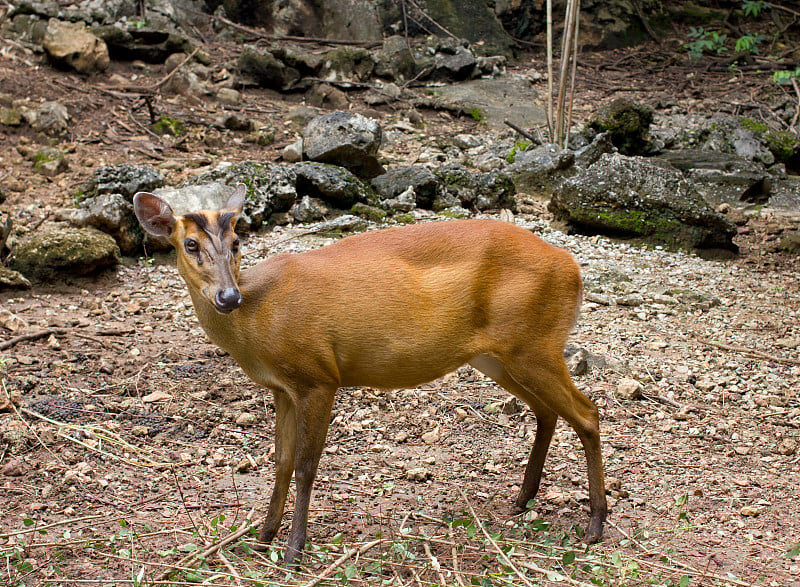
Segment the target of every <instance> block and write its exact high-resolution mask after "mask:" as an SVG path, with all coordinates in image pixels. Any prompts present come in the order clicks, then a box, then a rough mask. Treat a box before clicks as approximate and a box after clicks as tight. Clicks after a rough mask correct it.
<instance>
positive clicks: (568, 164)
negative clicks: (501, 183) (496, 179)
mask: <svg viewBox="0 0 800 587" xmlns="http://www.w3.org/2000/svg"><path fill="white" fill-rule="evenodd" d="M574 162H575V155H574V154H573V153H572V152H571V151H569V150H567V149H562V148H561V147H558V146H557V145H552V144H546V145H540V146H538V147H536V148H534V149H530V150H526V151H517V153H516V156H515V157H514V162H513V163H512V164H511V165H509V166H508V167H506V168H505V172H506V173H507V174H508V175H509V176H510V177H511V180H512V181H513V182H514V187H515V189H516V191H518V192H522V193H524V194H526V195H528V196H531V197H533V198H535V199H537V200H540V201H549V200H550V196H551V195H552V193H553V189H554V188H555V186H556V185H558V184H559V182H561V180H562V179H564V178H565V177H571V176H573V175H575V173H576V172H577V171H576V170H575V169H574V168H573V163H574Z"/></svg>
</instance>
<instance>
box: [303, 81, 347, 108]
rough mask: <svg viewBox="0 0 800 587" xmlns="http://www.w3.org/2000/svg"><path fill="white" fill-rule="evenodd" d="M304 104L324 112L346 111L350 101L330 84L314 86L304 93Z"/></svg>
mask: <svg viewBox="0 0 800 587" xmlns="http://www.w3.org/2000/svg"><path fill="white" fill-rule="evenodd" d="M305 100H306V104H308V105H309V106H314V107H315V108H323V109H325V110H347V108H348V107H349V106H350V101H349V100H348V99H347V94H345V93H344V92H343V91H342V90H340V89H339V88H335V87H333V86H332V85H330V84H314V85H313V86H311V88H309V90H308V91H307V92H306V93H305Z"/></svg>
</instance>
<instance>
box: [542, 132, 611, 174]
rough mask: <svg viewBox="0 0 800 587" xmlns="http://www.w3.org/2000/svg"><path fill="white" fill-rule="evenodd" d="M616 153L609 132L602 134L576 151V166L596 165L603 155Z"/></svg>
mask: <svg viewBox="0 0 800 587" xmlns="http://www.w3.org/2000/svg"><path fill="white" fill-rule="evenodd" d="M553 147H555V145H553ZM556 148H557V147H556ZM616 152H617V148H616V147H615V146H614V143H613V142H612V141H611V134H610V133H608V132H601V133H600V134H598V135H597V136H595V137H594V139H592V142H591V143H589V144H588V145H584V146H582V147H579V148H577V149H576V150H575V165H578V166H579V167H589V166H590V165H591V164H592V163H596V162H597V160H598V159H600V157H601V156H602V155H605V154H606V153H616Z"/></svg>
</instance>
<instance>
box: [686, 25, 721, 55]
mask: <svg viewBox="0 0 800 587" xmlns="http://www.w3.org/2000/svg"><path fill="white" fill-rule="evenodd" d="M688 36H689V38H690V39H694V41H692V42H691V43H685V44H684V45H683V47H684V49H686V50H687V51H688V52H689V55H690V56H691V57H692V58H693V59H699V58H700V57H702V56H703V53H716V54H717V55H721V54H722V53H724V52H725V51H727V48H726V47H725V39H727V38H728V35H726V34H724V33H723V34H720V33H718V32H716V31H707V30H705V29H703V27H689V35H688Z"/></svg>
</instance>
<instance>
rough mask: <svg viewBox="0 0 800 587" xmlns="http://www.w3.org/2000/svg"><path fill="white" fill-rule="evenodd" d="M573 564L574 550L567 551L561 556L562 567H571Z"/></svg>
mask: <svg viewBox="0 0 800 587" xmlns="http://www.w3.org/2000/svg"><path fill="white" fill-rule="evenodd" d="M574 562H575V551H574V550H568V551H567V552H565V553H564V554H563V555H561V564H563V565H564V566H568V565H571V564H572V563H574Z"/></svg>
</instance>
